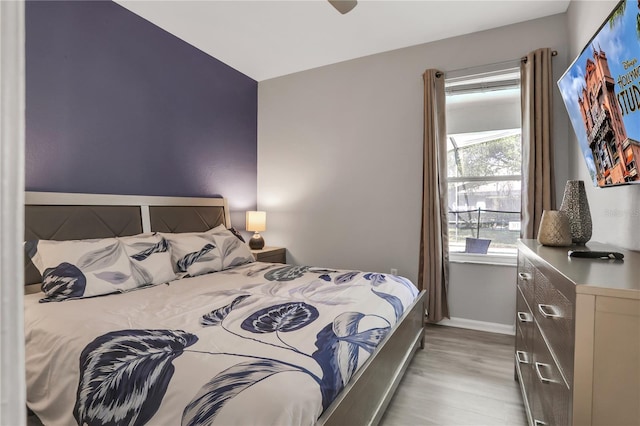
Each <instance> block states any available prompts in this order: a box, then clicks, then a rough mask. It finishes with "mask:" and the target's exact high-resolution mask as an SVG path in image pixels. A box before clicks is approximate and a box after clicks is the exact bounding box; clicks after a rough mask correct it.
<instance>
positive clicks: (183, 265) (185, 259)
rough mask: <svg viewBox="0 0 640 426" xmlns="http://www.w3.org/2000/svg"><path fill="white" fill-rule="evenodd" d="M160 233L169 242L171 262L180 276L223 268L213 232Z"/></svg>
mask: <svg viewBox="0 0 640 426" xmlns="http://www.w3.org/2000/svg"><path fill="white" fill-rule="evenodd" d="M160 235H161V236H162V237H163V238H165V239H166V240H167V242H168V243H169V251H170V253H171V264H172V266H173V270H174V271H175V273H176V274H178V276H179V277H181V278H182V277H185V276H191V277H195V276H198V275H202V274H208V273H209V272H216V271H221V270H222V259H221V258H220V253H219V252H218V250H217V249H216V241H215V240H214V238H213V235H212V234H210V233H206V232H181V233H176V234H171V233H160ZM234 238H235V237H234Z"/></svg>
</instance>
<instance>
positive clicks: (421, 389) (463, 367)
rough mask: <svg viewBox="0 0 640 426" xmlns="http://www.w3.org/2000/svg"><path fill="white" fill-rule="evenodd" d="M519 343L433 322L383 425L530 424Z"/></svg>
mask: <svg viewBox="0 0 640 426" xmlns="http://www.w3.org/2000/svg"><path fill="white" fill-rule="evenodd" d="M513 347H514V337H513V336H507V335H502V334H494V333H486V332H482V331H474V330H466V329H461V328H454V327H444V326H437V325H432V326H428V327H427V332H426V344H425V348H424V349H423V350H418V352H417V353H416V356H415V357H414V359H413V361H412V363H411V365H410V366H409V368H408V369H407V372H406V374H405V376H404V378H403V379H402V382H401V383H400V386H399V387H398V390H397V391H396V394H395V396H394V397H393V399H392V400H391V403H390V404H389V407H388V408H387V411H386V413H385V415H384V417H383V418H382V421H381V423H380V425H381V426H405V425H407V426H409V425H411V426H414V425H445V426H448V425H452V426H458V425H460V426H462V425H492V426H493V425H510V426H519V425H526V424H527V420H526V414H525V412H524V408H523V404H522V397H521V395H520V388H519V385H518V382H516V381H515V380H514V379H513Z"/></svg>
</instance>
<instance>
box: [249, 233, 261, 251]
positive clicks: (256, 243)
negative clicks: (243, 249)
mask: <svg viewBox="0 0 640 426" xmlns="http://www.w3.org/2000/svg"><path fill="white" fill-rule="evenodd" d="M263 247H264V239H263V238H262V236H261V235H260V234H258V233H257V232H256V233H255V234H253V237H251V239H250V240H249V248H250V249H251V250H262V249H263Z"/></svg>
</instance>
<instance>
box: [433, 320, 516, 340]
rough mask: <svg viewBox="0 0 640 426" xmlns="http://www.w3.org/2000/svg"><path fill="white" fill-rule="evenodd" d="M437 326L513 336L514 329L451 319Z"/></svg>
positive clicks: (504, 325) (494, 323)
mask: <svg viewBox="0 0 640 426" xmlns="http://www.w3.org/2000/svg"><path fill="white" fill-rule="evenodd" d="M438 325H445V326H448V327H458V328H468V329H470V330H479V331H488V332H490V333H499V334H509V335H511V336H515V334H516V327H515V324H514V325H507V324H500V323H497V322H485V321H476V320H471V319H466V318H456V317H451V319H446V318H445V319H443V320H442V321H440V322H439V323H438Z"/></svg>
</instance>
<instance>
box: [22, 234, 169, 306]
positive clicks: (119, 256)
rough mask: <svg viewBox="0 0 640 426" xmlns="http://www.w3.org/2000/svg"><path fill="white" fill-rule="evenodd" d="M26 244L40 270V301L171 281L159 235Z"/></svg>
mask: <svg viewBox="0 0 640 426" xmlns="http://www.w3.org/2000/svg"><path fill="white" fill-rule="evenodd" d="M26 244H27V251H28V253H29V256H30V257H31V260H32V261H33V264H34V265H35V266H36V268H38V270H39V271H40V273H41V274H42V291H43V292H44V293H45V294H46V295H47V297H46V298H44V299H42V301H62V300H66V299H77V298H83V297H92V296H98V295H102V294H109V293H116V292H124V291H128V290H131V289H134V288H138V287H142V286H146V285H149V284H161V283H163V282H167V281H170V280H173V279H175V274H174V273H173V269H172V268H171V260H170V254H169V252H168V246H167V242H166V241H165V240H164V239H163V238H162V237H160V236H159V235H151V234H141V235H137V236H132V237H123V238H103V239H92V240H70V241H52V240H37V241H29V242H27V243H26Z"/></svg>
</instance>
